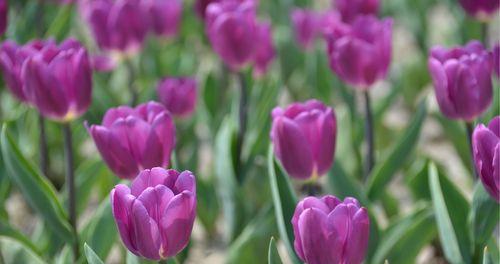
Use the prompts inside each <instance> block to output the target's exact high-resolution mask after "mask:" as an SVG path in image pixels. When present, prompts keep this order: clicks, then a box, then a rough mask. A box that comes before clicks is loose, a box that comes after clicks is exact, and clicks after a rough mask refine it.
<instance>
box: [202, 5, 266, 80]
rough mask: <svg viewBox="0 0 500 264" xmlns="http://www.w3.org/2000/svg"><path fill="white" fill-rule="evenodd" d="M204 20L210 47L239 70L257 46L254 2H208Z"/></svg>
mask: <svg viewBox="0 0 500 264" xmlns="http://www.w3.org/2000/svg"><path fill="white" fill-rule="evenodd" d="M205 22H206V32H207V35H208V38H209V39H210V42H211V44H212V47H213V49H214V50H215V52H216V53H217V54H218V55H219V56H220V57H221V59H222V60H223V61H224V63H225V64H226V65H228V66H229V67H230V68H231V69H232V70H234V71H238V70H240V69H241V68H242V67H244V66H245V65H246V64H248V63H249V62H251V60H252V59H253V57H254V51H255V49H256V47H257V45H258V43H257V41H255V40H256V33H257V22H256V14H255V3H254V2H253V1H251V0H249V1H244V2H242V3H240V2H238V1H222V2H220V3H219V2H215V3H211V4H210V5H209V6H208V7H207V11H206V18H205Z"/></svg>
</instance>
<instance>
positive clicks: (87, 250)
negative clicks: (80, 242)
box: [84, 243, 104, 264]
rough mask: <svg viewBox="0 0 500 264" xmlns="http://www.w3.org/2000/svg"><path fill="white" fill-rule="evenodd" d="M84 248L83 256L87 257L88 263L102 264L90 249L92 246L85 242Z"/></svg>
mask: <svg viewBox="0 0 500 264" xmlns="http://www.w3.org/2000/svg"><path fill="white" fill-rule="evenodd" d="M84 249H85V256H86V257H87V261H88V262H89V264H104V262H103V261H102V260H101V259H100V258H99V256H97V254H96V253H95V252H94V250H92V248H90V247H89V245H87V243H85V245H84Z"/></svg>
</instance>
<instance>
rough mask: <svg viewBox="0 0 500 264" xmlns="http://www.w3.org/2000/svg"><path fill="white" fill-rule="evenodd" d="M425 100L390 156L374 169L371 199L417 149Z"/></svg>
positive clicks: (369, 186) (377, 195)
mask: <svg viewBox="0 0 500 264" xmlns="http://www.w3.org/2000/svg"><path fill="white" fill-rule="evenodd" d="M426 112H427V111H426V104H425V101H423V102H421V103H420V105H419V107H418V110H417V112H416V113H415V116H414V117H413V119H412V121H411V122H410V125H409V126H408V128H407V129H406V131H405V132H404V134H403V135H402V136H401V137H400V138H399V140H398V141H397V143H396V145H395V146H394V147H393V149H392V151H391V152H390V154H389V156H388V157H387V158H385V159H384V161H383V162H382V163H378V164H377V166H375V168H374V169H373V171H372V173H371V175H370V178H369V183H368V197H369V198H370V199H371V200H375V199H377V198H379V197H380V196H381V195H382V194H383V192H384V190H385V188H386V185H387V184H388V183H389V182H390V181H391V179H392V177H393V176H394V174H395V173H396V172H397V171H398V170H399V169H400V168H401V166H402V165H403V163H404V162H405V161H406V159H407V157H408V156H410V153H411V152H412V151H413V149H415V146H416V145H417V142H418V138H419V135H420V129H421V128H422V124H423V122H424V119H425V116H426Z"/></svg>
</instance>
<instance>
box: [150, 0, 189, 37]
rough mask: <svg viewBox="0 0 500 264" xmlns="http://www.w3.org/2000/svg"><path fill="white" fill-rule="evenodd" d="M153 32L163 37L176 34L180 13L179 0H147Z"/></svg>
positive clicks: (180, 4)
mask: <svg viewBox="0 0 500 264" xmlns="http://www.w3.org/2000/svg"><path fill="white" fill-rule="evenodd" d="M149 1H150V3H149V15H150V16H151V20H152V21H151V24H152V25H151V26H152V29H153V32H154V33H155V34H157V35H160V36H164V37H173V36H175V35H177V32H178V30H179V24H180V21H181V15H182V2H181V1H180V0H149Z"/></svg>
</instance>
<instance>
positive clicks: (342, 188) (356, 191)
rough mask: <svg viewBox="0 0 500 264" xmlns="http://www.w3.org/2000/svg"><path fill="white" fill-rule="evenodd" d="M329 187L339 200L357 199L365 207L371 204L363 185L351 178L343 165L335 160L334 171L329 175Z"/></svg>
mask: <svg viewBox="0 0 500 264" xmlns="http://www.w3.org/2000/svg"><path fill="white" fill-rule="evenodd" d="M328 185H329V187H330V191H331V192H332V193H333V194H335V196H337V197H338V198H339V199H343V198H345V197H348V196H349V197H356V199H358V200H359V202H360V203H361V204H363V205H365V206H367V205H368V204H369V201H368V198H367V197H366V195H365V193H364V192H363V191H362V188H361V184H360V183H359V181H358V180H356V179H354V178H353V177H349V176H348V175H347V173H346V172H345V170H344V168H343V167H342V164H340V162H339V161H338V160H337V159H335V161H334V162H333V166H332V169H331V170H330V172H329V173H328Z"/></svg>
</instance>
